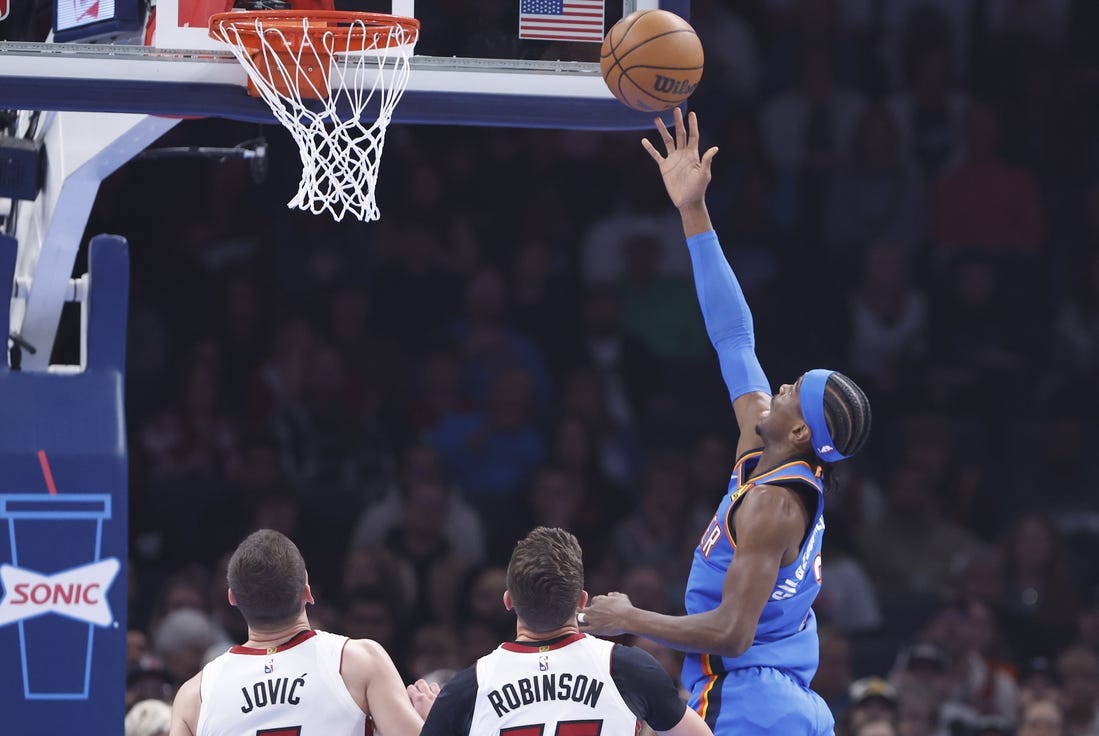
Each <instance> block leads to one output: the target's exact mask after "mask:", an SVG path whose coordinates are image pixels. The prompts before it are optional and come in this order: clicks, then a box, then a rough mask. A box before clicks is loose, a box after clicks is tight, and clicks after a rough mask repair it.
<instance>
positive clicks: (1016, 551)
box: [1001, 514, 1076, 658]
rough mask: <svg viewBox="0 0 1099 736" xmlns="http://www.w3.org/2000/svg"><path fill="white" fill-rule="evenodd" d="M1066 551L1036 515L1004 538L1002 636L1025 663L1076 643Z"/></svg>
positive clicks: (1017, 524)
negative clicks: (1014, 648) (1027, 658)
mask: <svg viewBox="0 0 1099 736" xmlns="http://www.w3.org/2000/svg"><path fill="white" fill-rule="evenodd" d="M1062 547H1063V543H1062V540H1061V538H1060V536H1059V534H1058V533H1057V530H1056V529H1055V528H1054V526H1053V524H1052V523H1050V521H1049V520H1048V519H1046V518H1044V517H1042V516H1038V515H1033V514H1028V515H1025V516H1022V517H1020V518H1019V519H1017V520H1016V522H1015V523H1014V524H1013V525H1012V526H1011V528H1010V529H1009V530H1008V532H1007V534H1005V536H1004V538H1003V543H1002V548H1001V549H1002V552H1003V556H1004V575H1005V582H1006V584H1005V586H1004V604H1003V612H1004V635H1005V638H1006V639H1007V640H1008V641H1011V642H1012V643H1013V644H1014V646H1015V647H1016V650H1017V653H1018V654H1019V655H1021V656H1022V657H1024V658H1026V657H1035V656H1043V655H1044V656H1050V655H1051V654H1053V653H1055V652H1057V651H1060V650H1061V648H1063V647H1064V646H1066V645H1068V644H1069V642H1071V641H1072V637H1073V625H1074V624H1075V621H1076V595H1075V593H1074V588H1073V585H1072V583H1071V581H1070V579H1069V578H1068V576H1067V572H1068V571H1067V570H1066V569H1065V567H1064V565H1065V560H1064V559H1063V550H1062Z"/></svg>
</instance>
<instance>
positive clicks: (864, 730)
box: [851, 718, 898, 736]
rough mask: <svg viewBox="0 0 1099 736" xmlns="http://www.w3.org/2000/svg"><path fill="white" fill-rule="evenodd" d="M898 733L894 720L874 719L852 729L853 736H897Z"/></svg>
mask: <svg viewBox="0 0 1099 736" xmlns="http://www.w3.org/2000/svg"><path fill="white" fill-rule="evenodd" d="M897 733H898V732H897V724H896V721H895V719H893V718H873V719H871V720H868V721H863V722H862V723H860V724H859V725H858V726H856V727H855V728H853V729H851V736H897Z"/></svg>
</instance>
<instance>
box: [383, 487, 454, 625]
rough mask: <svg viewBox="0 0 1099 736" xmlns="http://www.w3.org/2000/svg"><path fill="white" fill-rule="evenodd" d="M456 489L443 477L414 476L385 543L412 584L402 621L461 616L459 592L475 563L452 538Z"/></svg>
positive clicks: (397, 567)
mask: <svg viewBox="0 0 1099 736" xmlns="http://www.w3.org/2000/svg"><path fill="white" fill-rule="evenodd" d="M449 494H450V490H449V489H448V488H447V487H446V486H445V485H443V484H441V483H439V482H438V481H431V480H428V479H414V480H412V481H410V482H409V484H408V485H407V487H406V488H404V493H403V498H402V508H401V517H400V521H399V523H397V524H395V525H394V526H392V527H390V528H389V530H388V531H387V532H386V533H385V535H384V537H382V539H381V540H379V541H380V545H379V546H380V547H381V548H382V549H384V550H385V551H386V552H387V553H388V556H389V559H390V561H391V563H392V564H393V566H394V568H395V573H396V576H397V578H398V579H400V580H401V581H402V582H403V583H405V584H406V585H408V586H409V603H410V605H409V606H408V608H407V609H406V610H405V612H404V613H405V616H404V618H403V619H402V622H401V623H402V625H403V626H408V627H415V626H419V625H421V624H425V623H432V624H443V625H448V624H451V623H453V622H454V621H455V619H456V616H457V609H456V607H457V605H458V595H459V592H460V585H461V581H462V579H463V577H464V576H465V574H466V573H467V572H468V571H469V569H470V562H469V561H468V560H466V559H465V558H464V557H462V555H460V554H459V553H457V552H456V551H455V550H454V548H453V546H452V545H451V544H450V542H449V541H448V540H447V538H446V534H445V532H444V525H445V522H446V514H447V499H448V497H449Z"/></svg>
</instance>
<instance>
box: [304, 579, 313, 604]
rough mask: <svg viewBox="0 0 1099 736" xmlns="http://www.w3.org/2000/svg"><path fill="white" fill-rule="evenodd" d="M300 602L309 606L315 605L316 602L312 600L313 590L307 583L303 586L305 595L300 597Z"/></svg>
mask: <svg viewBox="0 0 1099 736" xmlns="http://www.w3.org/2000/svg"><path fill="white" fill-rule="evenodd" d="M302 601H304V602H305V603H308V604H310V605H312V604H314V603H316V601H315V600H313V589H312V588H310V587H309V583H306V584H305V593H304V595H302Z"/></svg>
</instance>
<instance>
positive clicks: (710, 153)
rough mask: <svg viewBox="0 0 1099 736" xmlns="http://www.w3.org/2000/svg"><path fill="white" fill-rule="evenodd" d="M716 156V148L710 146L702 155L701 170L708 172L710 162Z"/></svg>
mask: <svg viewBox="0 0 1099 736" xmlns="http://www.w3.org/2000/svg"><path fill="white" fill-rule="evenodd" d="M716 155H717V146H712V147H711V148H709V149H707V150H706V153H704V154H702V168H703V169H704V170H705V171H706V172H709V171H710V162H711V161H713V160H714V156H716Z"/></svg>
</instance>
